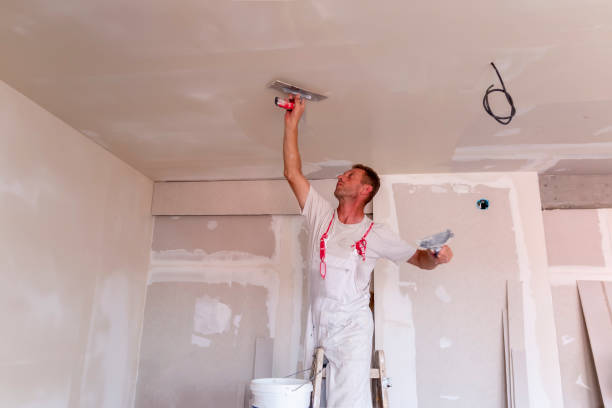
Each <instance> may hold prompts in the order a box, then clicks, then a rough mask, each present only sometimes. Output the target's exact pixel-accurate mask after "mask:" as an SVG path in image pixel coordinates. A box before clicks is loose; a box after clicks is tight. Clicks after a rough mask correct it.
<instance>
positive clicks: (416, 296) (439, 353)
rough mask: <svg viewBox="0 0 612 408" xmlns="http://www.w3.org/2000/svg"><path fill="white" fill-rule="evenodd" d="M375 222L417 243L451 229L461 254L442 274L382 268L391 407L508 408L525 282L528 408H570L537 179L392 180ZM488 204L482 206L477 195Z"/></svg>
mask: <svg viewBox="0 0 612 408" xmlns="http://www.w3.org/2000/svg"><path fill="white" fill-rule="evenodd" d="M382 181H383V187H381V191H380V193H379V195H378V196H377V197H376V198H375V201H374V219H375V220H376V221H379V222H386V223H388V224H389V225H391V226H392V227H393V228H394V229H396V230H397V231H398V232H399V234H400V236H402V237H403V238H404V239H406V240H407V241H409V242H415V241H417V240H418V239H419V238H422V237H423V236H426V235H429V234H432V233H435V232H438V231H441V230H443V229H446V228H451V229H452V230H453V231H454V232H455V233H456V237H455V238H454V240H453V241H452V247H453V248H454V252H455V258H454V260H453V262H452V263H451V264H449V265H444V266H442V267H440V268H439V269H436V270H434V271H422V270H418V269H416V268H414V267H413V266H411V265H409V264H405V265H401V266H399V267H398V266H396V265H394V264H391V263H389V262H381V263H379V264H378V265H377V268H376V271H375V285H374V286H375V289H374V293H375V315H376V316H375V322H376V323H375V324H376V329H375V333H376V339H375V342H376V348H377V349H381V348H382V349H384V350H385V353H386V355H387V365H388V374H389V376H391V377H392V378H393V387H392V388H391V389H390V390H389V397H390V403H391V405H392V406H402V407H404V406H406V407H408V406H409V407H432V406H435V407H475V406H503V404H504V401H505V399H506V392H505V387H504V383H505V377H504V375H505V374H504V371H505V369H504V351H503V337H502V335H503V333H502V319H501V311H502V308H503V307H504V306H505V286H506V280H508V279H513V280H521V281H522V282H523V288H524V296H523V299H524V300H523V310H524V316H523V319H524V333H525V345H524V346H525V354H526V359H527V366H526V370H527V377H528V378H527V383H528V388H529V403H530V406H532V407H539V408H540V407H541V408H544V407H548V408H557V407H561V406H563V399H562V392H561V378H560V374H559V360H558V355H557V343H556V338H555V327H554V317H553V309H552V298H551V293H550V286H549V282H548V276H547V267H546V266H547V264H546V252H545V251H546V249H545V243H544V231H543V225H542V215H541V211H540V200H539V191H538V179H537V175H536V174H535V173H506V174H504V173H490V174H460V175H444V174H440V175H410V176H409V175H396V176H394V175H390V176H383V178H382ZM482 198H485V199H488V200H489V202H490V207H489V208H488V209H487V210H480V209H478V208H477V206H476V202H477V200H479V199H482Z"/></svg>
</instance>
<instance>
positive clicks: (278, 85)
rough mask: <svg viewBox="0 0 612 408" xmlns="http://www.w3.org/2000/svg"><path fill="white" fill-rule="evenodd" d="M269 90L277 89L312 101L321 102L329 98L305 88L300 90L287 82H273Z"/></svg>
mask: <svg viewBox="0 0 612 408" xmlns="http://www.w3.org/2000/svg"><path fill="white" fill-rule="evenodd" d="M268 88H273V89H277V90H279V91H281V92H284V93H286V94H298V95H301V96H302V97H304V98H306V99H308V100H310V101H321V100H323V99H327V96H325V95H321V94H318V93H316V92H312V91H308V90H306V89H303V88H300V87H297V86H295V85H291V84H288V83H286V82H283V81H279V80H276V81H273V82H271V83H270V85H268Z"/></svg>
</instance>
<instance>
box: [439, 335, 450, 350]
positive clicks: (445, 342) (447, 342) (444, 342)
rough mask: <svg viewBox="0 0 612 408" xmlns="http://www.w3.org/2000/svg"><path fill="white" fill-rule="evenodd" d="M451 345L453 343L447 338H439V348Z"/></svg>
mask: <svg viewBox="0 0 612 408" xmlns="http://www.w3.org/2000/svg"><path fill="white" fill-rule="evenodd" d="M452 345H453V341H452V340H451V339H449V338H448V337H442V338H440V348H441V349H446V348H449V347H450V346H452Z"/></svg>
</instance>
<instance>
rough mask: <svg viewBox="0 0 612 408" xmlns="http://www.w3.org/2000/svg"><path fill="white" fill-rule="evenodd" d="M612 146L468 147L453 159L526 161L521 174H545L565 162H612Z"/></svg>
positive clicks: (522, 145)
mask: <svg viewBox="0 0 612 408" xmlns="http://www.w3.org/2000/svg"><path fill="white" fill-rule="evenodd" d="M611 158H612V143H610V142H603V143H582V144H572V143H558V144H554V143H551V144H517V145H486V146H464V147H458V148H456V149H455V153H454V154H453V157H452V160H453V161H455V162H472V161H483V160H526V161H527V164H525V165H523V166H521V168H520V171H537V172H539V173H543V172H545V171H547V170H549V169H551V168H553V167H554V166H555V165H556V164H557V163H558V162H559V161H561V160H584V159H611Z"/></svg>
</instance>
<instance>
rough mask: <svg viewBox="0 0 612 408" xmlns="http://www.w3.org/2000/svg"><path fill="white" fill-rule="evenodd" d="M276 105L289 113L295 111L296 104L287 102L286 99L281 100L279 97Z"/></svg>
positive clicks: (275, 102) (275, 100)
mask: <svg viewBox="0 0 612 408" xmlns="http://www.w3.org/2000/svg"><path fill="white" fill-rule="evenodd" d="M274 104H275V105H276V106H278V107H279V108H283V109H287V110H288V111H291V110H293V108H295V103H293V102H290V101H287V100H285V99H281V98H279V97H278V96H277V97H275V98H274Z"/></svg>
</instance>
